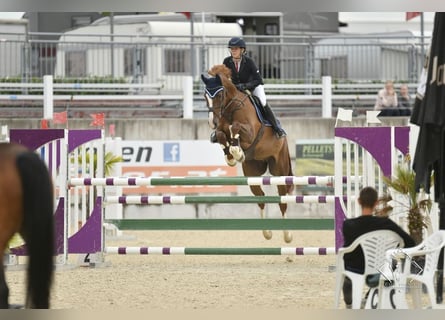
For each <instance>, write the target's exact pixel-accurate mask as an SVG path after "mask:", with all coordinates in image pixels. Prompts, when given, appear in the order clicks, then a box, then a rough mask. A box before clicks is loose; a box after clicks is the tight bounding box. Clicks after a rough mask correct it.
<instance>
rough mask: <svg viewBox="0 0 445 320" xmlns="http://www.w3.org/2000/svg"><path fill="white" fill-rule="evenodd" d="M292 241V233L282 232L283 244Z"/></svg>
mask: <svg viewBox="0 0 445 320" xmlns="http://www.w3.org/2000/svg"><path fill="white" fill-rule="evenodd" d="M292 239H293V237H292V233H290V232H289V231H285V232H284V242H286V243H291V242H292Z"/></svg>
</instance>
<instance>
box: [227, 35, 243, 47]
mask: <svg viewBox="0 0 445 320" xmlns="http://www.w3.org/2000/svg"><path fill="white" fill-rule="evenodd" d="M228 47H229V48H232V47H239V48H244V49H246V43H245V42H244V40H243V39H242V38H240V37H233V38H232V39H230V40H229V45H228Z"/></svg>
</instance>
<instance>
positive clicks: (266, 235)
mask: <svg viewBox="0 0 445 320" xmlns="http://www.w3.org/2000/svg"><path fill="white" fill-rule="evenodd" d="M263 236H264V238H265V239H266V240H270V239H272V231H270V230H263Z"/></svg>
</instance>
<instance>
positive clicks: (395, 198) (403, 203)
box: [377, 158, 432, 244]
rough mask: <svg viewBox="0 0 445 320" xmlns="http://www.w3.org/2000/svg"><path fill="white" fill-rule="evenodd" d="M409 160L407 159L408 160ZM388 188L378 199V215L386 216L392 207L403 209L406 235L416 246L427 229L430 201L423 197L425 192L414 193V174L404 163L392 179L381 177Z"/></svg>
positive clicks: (407, 164) (398, 167) (396, 170)
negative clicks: (408, 235)
mask: <svg viewBox="0 0 445 320" xmlns="http://www.w3.org/2000/svg"><path fill="white" fill-rule="evenodd" d="M408 159H409V158H408ZM383 181H384V182H385V184H386V185H387V187H388V190H387V193H386V194H385V195H384V196H383V197H381V198H380V208H379V210H378V213H377V214H378V215H381V216H388V215H389V214H390V213H391V211H392V210H393V207H395V206H399V207H402V208H404V209H403V210H402V211H404V212H406V214H407V220H408V233H409V234H410V235H411V237H412V238H413V239H414V241H415V242H416V244H419V243H420V242H422V240H423V233H424V229H426V228H428V225H429V219H430V218H429V215H428V212H429V210H430V209H431V206H432V201H431V199H429V198H426V197H425V192H424V191H423V190H421V192H419V193H418V192H416V188H415V173H414V171H413V170H411V168H410V166H409V161H408V160H407V161H405V162H404V163H402V164H401V165H399V166H397V167H396V169H395V173H394V175H393V176H392V177H383Z"/></svg>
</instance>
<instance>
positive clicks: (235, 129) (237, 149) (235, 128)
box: [229, 121, 246, 162]
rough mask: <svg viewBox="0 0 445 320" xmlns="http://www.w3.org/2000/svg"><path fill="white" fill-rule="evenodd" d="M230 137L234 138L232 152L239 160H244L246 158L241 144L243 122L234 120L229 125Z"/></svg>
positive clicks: (230, 149)
mask: <svg viewBox="0 0 445 320" xmlns="http://www.w3.org/2000/svg"><path fill="white" fill-rule="evenodd" d="M229 131H230V137H231V139H232V143H231V146H230V148H229V151H230V154H231V155H233V157H234V158H235V159H236V160H238V161H239V162H243V161H244V160H245V159H246V156H245V154H244V151H243V149H242V148H241V145H240V131H241V124H240V123H239V122H236V121H235V122H233V123H232V124H231V125H230V126H229Z"/></svg>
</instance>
